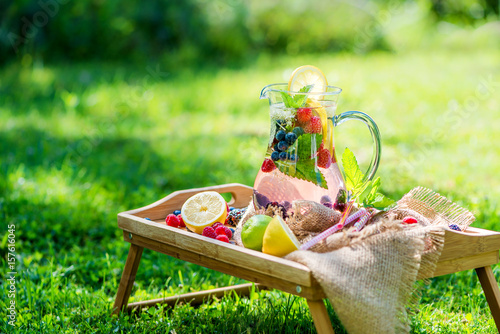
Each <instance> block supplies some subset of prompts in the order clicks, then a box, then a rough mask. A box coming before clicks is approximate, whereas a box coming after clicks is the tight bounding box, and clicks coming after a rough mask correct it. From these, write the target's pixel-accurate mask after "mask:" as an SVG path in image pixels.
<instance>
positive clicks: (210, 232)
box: [202, 226, 217, 239]
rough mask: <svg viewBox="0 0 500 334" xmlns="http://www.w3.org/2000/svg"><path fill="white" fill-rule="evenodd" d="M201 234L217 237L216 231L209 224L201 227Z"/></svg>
mask: <svg viewBox="0 0 500 334" xmlns="http://www.w3.org/2000/svg"><path fill="white" fill-rule="evenodd" d="M202 235H203V236H205V237H209V238H212V239H215V238H217V233H215V230H214V229H213V228H212V227H211V226H207V227H205V228H204V229H203V232H202Z"/></svg>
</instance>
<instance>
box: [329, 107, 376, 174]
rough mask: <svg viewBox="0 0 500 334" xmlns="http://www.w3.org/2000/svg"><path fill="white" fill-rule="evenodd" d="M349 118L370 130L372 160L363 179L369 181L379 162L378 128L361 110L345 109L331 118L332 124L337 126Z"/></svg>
mask: <svg viewBox="0 0 500 334" xmlns="http://www.w3.org/2000/svg"><path fill="white" fill-rule="evenodd" d="M351 119H357V120H359V121H361V122H363V123H365V124H366V126H368V129H369V130H370V133H371V135H372V139H373V143H374V144H375V146H374V147H373V156H372V160H371V162H370V166H368V172H367V173H366V174H365V179H364V181H370V180H371V179H373V177H374V176H375V173H376V172H377V169H378V164H379V162H380V153H381V146H380V132H379V130H378V126H377V124H375V122H374V121H373V119H372V118H371V117H370V116H368V115H367V114H365V113H364V112H361V111H346V112H343V113H342V114H340V115H337V116H335V117H334V118H333V126H338V125H340V124H342V123H344V122H345V121H348V120H351Z"/></svg>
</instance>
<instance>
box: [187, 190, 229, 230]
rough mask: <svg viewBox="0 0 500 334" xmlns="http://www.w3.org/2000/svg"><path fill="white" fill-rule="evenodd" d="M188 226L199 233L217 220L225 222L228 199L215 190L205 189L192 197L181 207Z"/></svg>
mask: <svg viewBox="0 0 500 334" xmlns="http://www.w3.org/2000/svg"><path fill="white" fill-rule="evenodd" d="M181 214H182V219H183V220H184V223H185V224H186V226H187V228H189V229H190V230H191V231H193V232H196V233H198V234H202V233H203V229H204V228H205V227H207V226H211V225H213V224H215V223H216V222H219V223H221V224H224V223H225V221H226V217H227V209H226V201H225V200H224V198H223V197H222V196H221V195H220V194H219V193H218V192H215V191H204V192H201V193H198V194H196V195H194V196H192V197H190V198H188V200H187V201H186V202H184V204H183V205H182V208H181Z"/></svg>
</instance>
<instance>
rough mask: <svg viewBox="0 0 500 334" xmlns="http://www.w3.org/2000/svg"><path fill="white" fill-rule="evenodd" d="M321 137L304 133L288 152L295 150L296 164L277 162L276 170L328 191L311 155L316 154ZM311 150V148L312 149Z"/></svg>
mask: <svg viewBox="0 0 500 334" xmlns="http://www.w3.org/2000/svg"><path fill="white" fill-rule="evenodd" d="M322 140H323V136H322V135H320V134H310V133H306V134H303V135H301V136H300V137H299V138H297V141H296V144H295V145H294V146H293V148H290V149H289V151H290V152H291V151H293V150H294V148H295V150H296V152H295V154H297V156H298V160H297V163H295V164H293V163H290V162H282V161H277V162H276V166H277V167H278V169H279V170H280V171H281V172H282V173H283V174H286V175H289V176H292V177H295V178H297V179H300V180H304V181H309V182H312V183H314V184H316V185H318V186H320V187H321V188H324V189H328V185H327V184H326V179H325V177H324V176H323V174H322V173H321V171H320V170H319V169H318V168H316V165H315V159H314V157H313V156H311V155H312V153H313V152H317V151H318V149H319V146H320V145H321V141H322ZM314 146H315V149H314V150H311V147H314Z"/></svg>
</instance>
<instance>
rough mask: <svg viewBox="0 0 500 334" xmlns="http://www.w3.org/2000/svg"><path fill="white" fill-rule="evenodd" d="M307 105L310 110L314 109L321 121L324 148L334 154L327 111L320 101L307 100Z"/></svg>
mask: <svg viewBox="0 0 500 334" xmlns="http://www.w3.org/2000/svg"><path fill="white" fill-rule="evenodd" d="M306 105H307V106H308V107H309V108H314V110H315V111H316V112H317V113H318V115H319V118H320V119H321V127H322V135H323V146H324V147H325V148H326V149H328V150H329V151H330V154H332V147H331V146H332V143H333V141H332V139H331V137H330V136H328V115H327V114H326V109H325V107H323V106H322V105H321V103H319V102H318V101H315V100H312V99H307V102H306Z"/></svg>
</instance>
